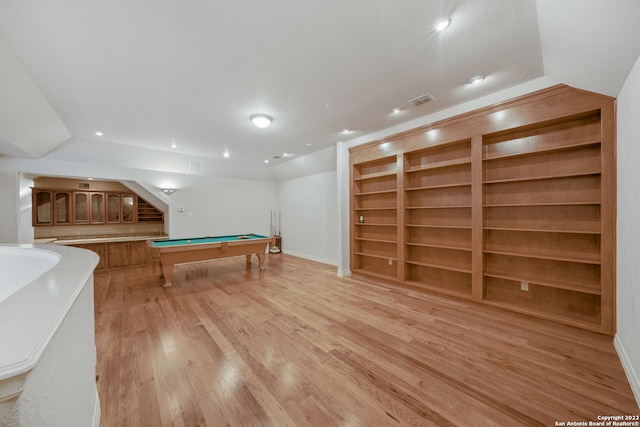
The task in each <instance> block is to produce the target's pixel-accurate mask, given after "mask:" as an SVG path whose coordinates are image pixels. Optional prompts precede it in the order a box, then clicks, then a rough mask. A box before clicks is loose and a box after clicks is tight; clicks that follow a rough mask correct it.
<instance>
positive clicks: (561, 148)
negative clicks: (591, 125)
mask: <svg viewBox="0 0 640 427" xmlns="http://www.w3.org/2000/svg"><path fill="white" fill-rule="evenodd" d="M600 144H601V142H600V139H599V138H596V139H592V140H589V141H583V142H578V143H575V144H568V145H562V146H559V147H545V148H541V149H539V150H531V151H527V152H521V153H510V154H498V155H494V156H491V155H488V156H487V155H486V154H483V156H482V160H483V161H485V162H486V161H491V160H500V159H509V158H511V159H515V158H517V157H529V156H535V155H537V154H544V153H557V152H560V151H571V150H575V149H577V148H585V147H595V146H597V145H600ZM489 145H491V144H490V143H489V144H487V145H486V146H489Z"/></svg>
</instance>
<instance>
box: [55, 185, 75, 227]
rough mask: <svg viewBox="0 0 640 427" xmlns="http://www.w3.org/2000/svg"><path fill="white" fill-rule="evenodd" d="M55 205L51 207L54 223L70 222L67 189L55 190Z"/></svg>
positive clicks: (69, 197)
mask: <svg viewBox="0 0 640 427" xmlns="http://www.w3.org/2000/svg"><path fill="white" fill-rule="evenodd" d="M54 198H55V205H54V207H53V214H54V223H55V224H70V223H71V194H70V193H69V192H67V191H56V192H55V196H54Z"/></svg>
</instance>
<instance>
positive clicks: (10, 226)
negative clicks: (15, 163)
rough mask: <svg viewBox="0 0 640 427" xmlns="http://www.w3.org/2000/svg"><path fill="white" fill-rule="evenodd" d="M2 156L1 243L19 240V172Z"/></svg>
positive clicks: (0, 176) (0, 163)
mask: <svg viewBox="0 0 640 427" xmlns="http://www.w3.org/2000/svg"><path fill="white" fill-rule="evenodd" d="M2 161H3V158H2V157H0V243H16V242H18V200H19V196H18V174H17V172H15V171H14V170H11V169H8V168H3V167H2Z"/></svg>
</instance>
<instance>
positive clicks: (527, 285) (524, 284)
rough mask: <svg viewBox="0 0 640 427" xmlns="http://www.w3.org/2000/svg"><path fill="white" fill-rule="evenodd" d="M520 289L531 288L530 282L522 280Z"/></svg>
mask: <svg viewBox="0 0 640 427" xmlns="http://www.w3.org/2000/svg"><path fill="white" fill-rule="evenodd" d="M520 290H521V291H528V290H529V282H520Z"/></svg>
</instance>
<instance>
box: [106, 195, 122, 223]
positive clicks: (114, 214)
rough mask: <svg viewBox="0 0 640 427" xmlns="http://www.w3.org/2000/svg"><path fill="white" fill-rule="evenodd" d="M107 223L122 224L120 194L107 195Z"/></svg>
mask: <svg viewBox="0 0 640 427" xmlns="http://www.w3.org/2000/svg"><path fill="white" fill-rule="evenodd" d="M107 222H111V223H114V222H120V195H119V194H107Z"/></svg>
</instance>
